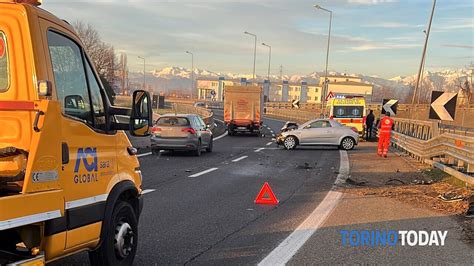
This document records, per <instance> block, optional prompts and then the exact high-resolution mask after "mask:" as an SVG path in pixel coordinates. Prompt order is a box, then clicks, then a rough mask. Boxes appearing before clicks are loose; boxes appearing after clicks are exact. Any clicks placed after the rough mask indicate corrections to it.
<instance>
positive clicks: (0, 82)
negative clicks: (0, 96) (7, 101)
mask: <svg viewBox="0 0 474 266" xmlns="http://www.w3.org/2000/svg"><path fill="white" fill-rule="evenodd" d="M9 85H10V76H9V73H8V53H7V39H6V37H5V34H4V33H3V32H1V31H0V92H5V91H7V90H8V87H9Z"/></svg>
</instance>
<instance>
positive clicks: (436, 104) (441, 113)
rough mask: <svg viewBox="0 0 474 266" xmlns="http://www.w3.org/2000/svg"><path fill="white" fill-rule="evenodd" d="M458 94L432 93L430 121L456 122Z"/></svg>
mask: <svg viewBox="0 0 474 266" xmlns="http://www.w3.org/2000/svg"><path fill="white" fill-rule="evenodd" d="M457 99H458V94H457V93H455V92H443V91H433V92H431V106H430V116H429V118H430V119H436V120H443V121H454V116H455V115H456V102H457Z"/></svg>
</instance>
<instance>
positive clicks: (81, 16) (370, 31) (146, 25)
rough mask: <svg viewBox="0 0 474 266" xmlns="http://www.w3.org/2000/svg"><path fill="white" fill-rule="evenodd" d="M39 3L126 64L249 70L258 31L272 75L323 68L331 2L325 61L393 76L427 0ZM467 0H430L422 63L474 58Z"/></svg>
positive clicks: (412, 51) (409, 50) (412, 64)
mask: <svg viewBox="0 0 474 266" xmlns="http://www.w3.org/2000/svg"><path fill="white" fill-rule="evenodd" d="M43 2H44V3H43V5H42V8H44V9H46V10H48V11H51V12H53V13H54V14H56V15H58V16H59V17H61V18H63V19H66V20H68V21H69V22H73V21H75V20H81V21H84V22H88V23H91V24H92V25H93V26H94V27H95V28H96V29H97V30H98V31H99V32H100V34H101V36H102V38H103V40H104V41H106V42H108V43H111V44H113V45H114V47H115V49H116V51H119V52H120V51H123V52H126V53H127V54H128V58H129V68H130V70H132V71H139V70H140V69H141V62H142V61H140V59H138V58H137V56H138V55H141V56H145V57H146V58H147V69H148V70H151V69H159V68H163V67H166V66H183V67H190V56H189V55H188V54H186V53H185V51H186V50H190V51H193V52H194V57H195V67H197V68H202V69H207V70H211V71H215V72H222V73H227V72H232V73H251V72H252V64H253V46H254V40H253V38H252V37H250V36H248V35H244V34H243V32H244V31H249V32H252V33H255V34H257V35H258V47H257V74H259V75H265V74H266V72H267V65H268V48H267V47H264V46H262V45H261V43H262V42H265V43H268V44H270V45H271V46H272V52H273V53H272V66H271V68H272V71H271V72H272V74H278V73H279V66H280V65H283V72H284V73H285V74H307V73H310V72H313V71H322V70H323V69H324V64H325V58H326V45H327V31H328V22H329V14H328V13H326V12H323V11H321V10H317V9H315V8H313V7H312V6H313V5H314V4H319V5H321V6H323V7H324V8H327V9H330V10H332V11H333V28H332V33H331V34H332V38H331V53H330V59H329V69H330V70H335V71H340V72H347V73H360V74H366V75H377V76H380V77H385V78H391V77H394V76H398V75H402V76H403V75H411V74H414V73H416V72H417V70H418V65H419V62H420V58H421V51H422V46H423V42H424V33H423V30H424V29H425V28H426V27H427V24H428V18H429V15H430V12H431V6H432V1H431V0H411V1H410V0H398V1H397V0H319V1H318V0H315V1H307V0H252V1H250V0H241V1H235V0H234V1H231V0H182V1H181V0H167V1H163V0H157V1H151V0H149V1H145V0H143V1H139V0H135V1H126V0H122V1H118V0H103V1H89V0H82V1H77V0H76V1H60V0H44V1H43ZM473 3H474V2H473V1H472V0H459V1H455V0H438V1H437V6H436V11H435V16H434V19H433V25H432V31H431V35H430V41H429V48H428V53H427V60H426V69H427V70H441V69H454V68H462V67H464V66H466V65H469V64H470V62H471V61H472V60H473V51H474V50H473V49H474V41H473V40H474V33H473V32H474V31H473V28H474V16H473V15H474V14H473V13H474V5H473Z"/></svg>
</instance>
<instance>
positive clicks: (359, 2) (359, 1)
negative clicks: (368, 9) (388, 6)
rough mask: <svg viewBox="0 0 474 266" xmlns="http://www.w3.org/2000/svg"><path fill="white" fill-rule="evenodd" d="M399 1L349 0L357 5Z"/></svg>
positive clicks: (348, 0) (348, 1)
mask: <svg viewBox="0 0 474 266" xmlns="http://www.w3.org/2000/svg"><path fill="white" fill-rule="evenodd" d="M394 2H397V1H396V0H347V3H349V4H357V5H377V4H384V3H394Z"/></svg>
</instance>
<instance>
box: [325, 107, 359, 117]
mask: <svg viewBox="0 0 474 266" xmlns="http://www.w3.org/2000/svg"><path fill="white" fill-rule="evenodd" d="M363 113H364V106H334V112H333V115H334V117H335V118H362V115H363Z"/></svg>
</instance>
